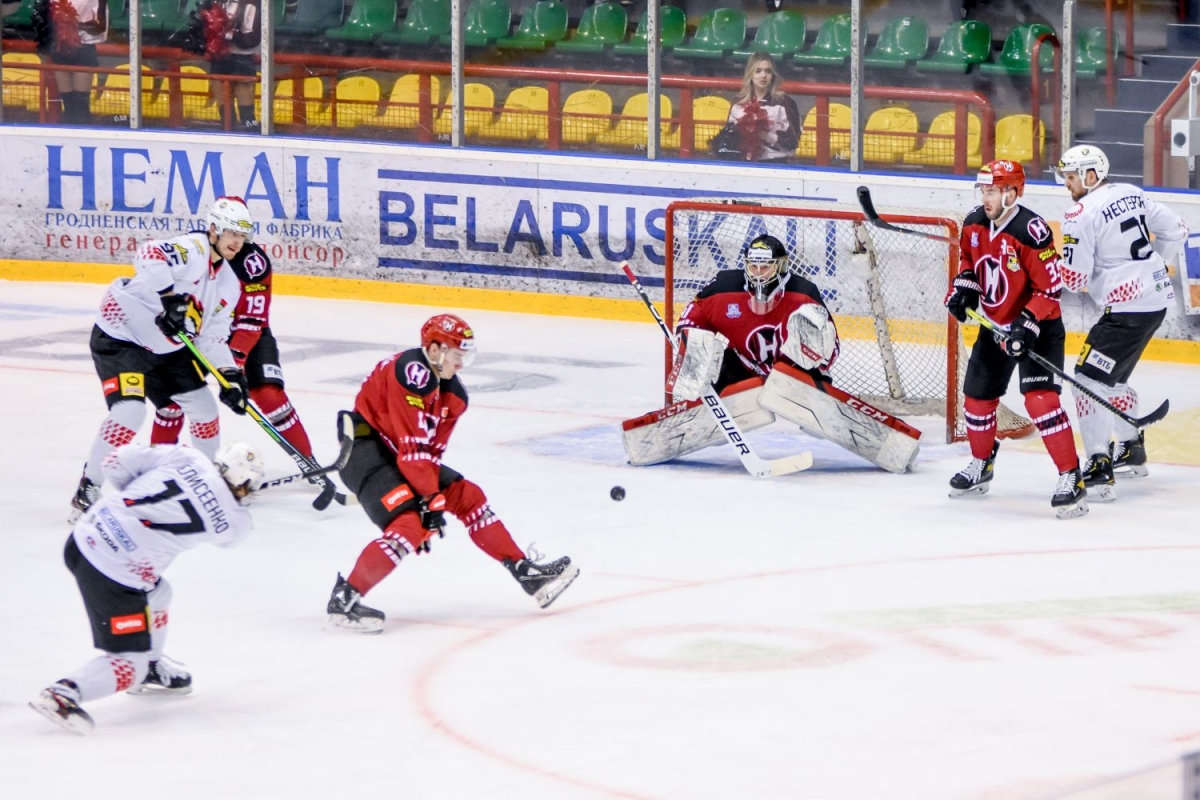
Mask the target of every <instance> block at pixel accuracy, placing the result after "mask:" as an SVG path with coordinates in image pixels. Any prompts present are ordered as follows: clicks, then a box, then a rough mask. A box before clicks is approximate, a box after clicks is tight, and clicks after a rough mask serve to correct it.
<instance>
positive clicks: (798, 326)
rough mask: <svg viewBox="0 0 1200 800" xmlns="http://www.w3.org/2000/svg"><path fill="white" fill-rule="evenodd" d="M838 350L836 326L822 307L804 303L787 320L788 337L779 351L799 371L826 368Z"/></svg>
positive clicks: (816, 304)
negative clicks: (798, 368)
mask: <svg viewBox="0 0 1200 800" xmlns="http://www.w3.org/2000/svg"><path fill="white" fill-rule="evenodd" d="M837 348H838V335H837V326H835V325H834V323H833V319H832V318H831V317H830V316H829V311H828V310H827V309H826V308H825V307H824V306H822V305H820V304H818V303H805V304H804V305H802V306H800V308H798V309H796V310H795V311H794V312H792V315H791V316H790V317H788V322H787V338H786V339H785V340H784V342H783V346H782V347H781V348H780V349H781V350H782V351H783V354H784V355H785V356H787V357H788V358H789V359H790V360H791V362H792V363H793V364H795V365H796V366H798V367H800V369H804V370H812V369H816V370H825V369H828V368H829V366H830V365H831V364H832V363H833V358H834V356H835V355H836V354H837Z"/></svg>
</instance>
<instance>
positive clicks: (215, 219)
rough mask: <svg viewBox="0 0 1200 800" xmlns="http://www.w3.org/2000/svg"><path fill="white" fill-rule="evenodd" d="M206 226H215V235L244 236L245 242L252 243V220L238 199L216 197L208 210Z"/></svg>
mask: <svg viewBox="0 0 1200 800" xmlns="http://www.w3.org/2000/svg"><path fill="white" fill-rule="evenodd" d="M208 224H209V225H215V226H217V235H218V236H220V235H221V232H222V231H233V232H234V233H241V234H245V236H246V241H247V242H252V241H254V220H252V219H250V209H248V208H246V201H245V200H243V199H242V198H240V197H218V198H217V202H215V203H213V204H212V208H210V209H209V210H208Z"/></svg>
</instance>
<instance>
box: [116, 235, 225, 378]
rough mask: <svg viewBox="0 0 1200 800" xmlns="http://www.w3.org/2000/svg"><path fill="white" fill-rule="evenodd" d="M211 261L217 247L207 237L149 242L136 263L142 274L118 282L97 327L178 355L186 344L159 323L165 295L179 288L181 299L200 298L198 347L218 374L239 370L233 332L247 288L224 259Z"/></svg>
mask: <svg viewBox="0 0 1200 800" xmlns="http://www.w3.org/2000/svg"><path fill="white" fill-rule="evenodd" d="M211 260H212V247H211V245H209V243H208V235H207V234H205V233H203V232H199V233H188V234H185V235H183V236H176V237H175V238H174V239H164V240H161V241H154V242H146V243H145V244H143V245H142V246H141V248H139V250H138V254H137V258H135V259H134V262H133V266H134V269H135V270H136V271H137V274H135V275H134V276H133V277H132V278H118V279H117V280H115V281H113V282H112V284H111V285H110V286H109V287H108V292H107V293H106V294H105V295H104V300H103V301H102V302H101V303H100V313H99V315H98V316H97V318H96V324H97V325H98V326H99V327H100V330H102V331H104V332H105V333H107V334H108V335H109V336H111V337H113V338H114V339H121V340H123V341H126V342H133V343H134V344H138V345H141V346H142V347H144V348H146V349H147V350H149V351H151V352H152V353H158V354H160V355H165V354H166V353H173V352H175V351H176V350H179V349H181V348H182V347H183V344H182V343H181V342H178V341H175V340H173V339H168V338H167V337H166V336H164V335H163V333H162V331H161V330H159V328H158V325H157V324H155V322H154V319H155V317H157V316H158V315H159V314H161V313H162V310H163V308H162V299H161V297H160V295H161V294H162V293H163V292H167V291H170V290H171V289H172V288H174V290H175V292H176V293H177V294H190V295H192V296H193V297H194V298H196V309H197V311H199V312H200V320H199V327H198V331H197V333H196V335H195V342H196V346H197V347H198V348H200V352H201V353H203V354H204V356H205V358H207V359H208V360H209V361H210V362H212V365H213V366H214V367H216V368H217V369H221V368H223V367H232V366H234V361H233V354H232V353H230V352H229V331H230V326H231V325H232V324H233V312H234V309H236V308H237V304H238V300H239V299H240V297H241V292H242V284H241V282H240V281H238V279H237V276H236V275H234V274H233V270H232V269H230V268H229V265H228V264H226V263H225V261H224V259H218V260H217V263H216V265H215V266H214V265H212V263H211Z"/></svg>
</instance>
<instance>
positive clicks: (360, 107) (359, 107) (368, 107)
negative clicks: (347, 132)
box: [310, 75, 383, 128]
mask: <svg viewBox="0 0 1200 800" xmlns="http://www.w3.org/2000/svg"><path fill="white" fill-rule="evenodd" d="M382 95H383V92H382V91H381V90H380V88H379V81H377V80H375V79H374V78H372V77H371V76H370V75H351V76H349V77H346V78H342V79H341V80H339V81H338V82H337V86H336V87H334V90H333V97H334V103H335V105H336V106H337V127H339V128H357V127H358V126H359V125H363V124H368V125H369V124H372V123H374V121H375V119H376V118H377V117H378V116H379V101H380V99H381V98H382ZM329 116H330V122H332V121H333V119H332V116H333V115H332V113H330V114H329ZM310 124H314V123H313V122H312V121H311V120H310Z"/></svg>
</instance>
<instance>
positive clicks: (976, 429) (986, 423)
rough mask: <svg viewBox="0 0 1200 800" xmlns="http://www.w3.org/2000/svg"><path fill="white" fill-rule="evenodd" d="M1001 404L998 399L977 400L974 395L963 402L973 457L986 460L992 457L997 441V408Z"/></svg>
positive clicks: (968, 439)
mask: <svg viewBox="0 0 1200 800" xmlns="http://www.w3.org/2000/svg"><path fill="white" fill-rule="evenodd" d="M999 405H1000V401H999V400H998V399H997V400H977V399H976V398H974V397H968V398H967V399H966V402H965V403H963V417H964V418H965V419H966V421H967V441H968V442H970V443H971V457H972V458H978V459H979V460H980V461H986V460H987V459H989V458H991V457H992V445H994V444H995V443H996V408H997V407H998V406H999Z"/></svg>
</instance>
